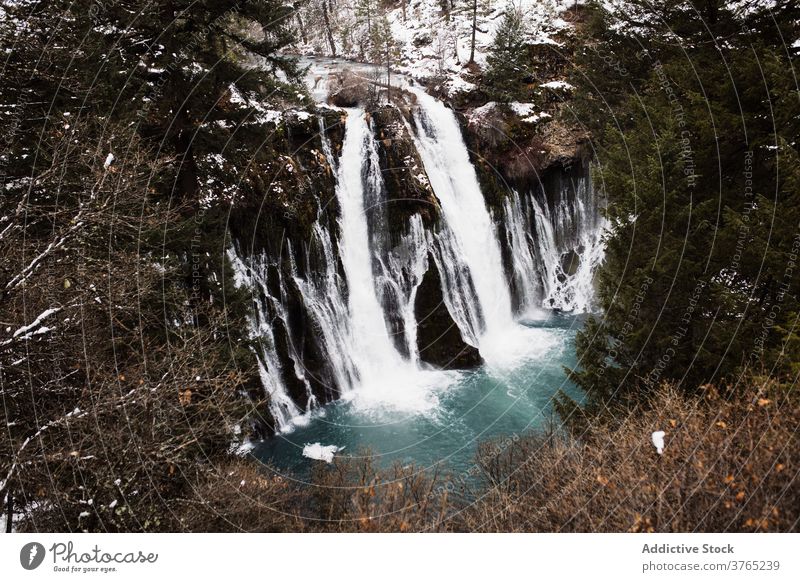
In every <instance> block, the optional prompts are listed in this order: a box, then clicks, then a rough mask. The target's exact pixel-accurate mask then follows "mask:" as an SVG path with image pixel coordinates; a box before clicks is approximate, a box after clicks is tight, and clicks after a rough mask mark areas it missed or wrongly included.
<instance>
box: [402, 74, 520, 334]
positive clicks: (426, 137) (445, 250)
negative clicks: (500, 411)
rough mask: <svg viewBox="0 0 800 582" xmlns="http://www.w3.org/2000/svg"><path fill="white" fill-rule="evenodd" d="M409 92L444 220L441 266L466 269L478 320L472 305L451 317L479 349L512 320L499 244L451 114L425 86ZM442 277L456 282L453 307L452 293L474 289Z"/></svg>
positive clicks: (420, 145) (457, 279) (467, 293)
mask: <svg viewBox="0 0 800 582" xmlns="http://www.w3.org/2000/svg"><path fill="white" fill-rule="evenodd" d="M411 91H413V93H414V94H415V95H416V96H417V104H418V105H419V109H418V110H417V113H416V122H417V123H416V124H417V132H416V142H417V149H418V151H419V153H420V156H421V157H422V162H423V164H424V165H425V170H426V172H427V173H428V177H429V178H430V181H431V186H432V187H433V190H434V192H435V193H436V197H437V198H438V199H439V202H440V203H441V206H442V214H443V217H444V220H445V223H446V227H445V228H444V229H443V231H442V233H441V234H440V236H441V237H442V238H447V239H448V240H447V241H446V242H445V243H444V244H443V245H441V246H440V249H441V250H440V257H441V260H442V262H443V263H444V264H443V265H441V266H444V267H445V268H446V269H447V270H448V271H452V270H453V268H454V267H455V266H457V265H460V264H463V265H465V266H466V267H467V268H468V269H469V274H470V276H471V279H472V283H473V285H474V295H475V299H476V303H477V307H478V308H479V310H480V313H481V314H482V322H477V321H476V320H475V317H476V311H475V310H469V309H463V308H462V309H457V310H456V311H457V313H456V314H454V317H455V318H456V319H457V321H458V320H460V321H459V323H460V324H461V327H462V330H467V334H466V337H465V339H467V340H472V341H475V340H477V343H478V347H479V348H483V347H484V346H485V344H486V340H487V338H495V337H496V335H497V334H499V333H504V331H505V330H507V329H508V328H509V327H510V326H511V325H512V323H513V317H512V310H511V296H510V293H509V289H508V283H507V281H506V279H505V274H504V273H503V263H502V259H501V254H500V244H499V241H498V239H497V234H496V231H495V227H494V224H493V222H492V219H491V216H490V215H489V211H488V210H487V208H486V202H485V200H484V198H483V194H482V193H481V190H480V186H479V185H478V177H477V175H476V174H475V169H474V167H473V166H472V162H471V161H470V159H469V152H468V151H467V148H466V145H465V144H464V140H463V138H462V137H461V129H460V127H459V125H458V120H457V119H456V117H455V114H454V113H453V112H452V111H451V110H450V109H448V108H447V107H446V106H445V105H444V104H443V103H442V102H440V101H437V100H436V99H435V98H433V97H431V96H430V95H428V94H427V93H426V92H425V91H424V90H422V89H419V88H411ZM447 263H449V264H447ZM447 279H449V280H450V282H451V283H453V284H455V285H458V286H457V287H455V288H449V289H446V294H447V295H448V296H449V297H450V298H451V299H450V301H449V303H450V304H451V305H452V306H456V305H458V304H459V303H460V302H459V300H457V299H456V298H454V295H457V296H458V297H460V298H467V299H468V298H469V297H470V295H471V294H472V293H473V290H472V289H470V288H469V287H465V286H463V282H464V279H465V278H464V277H452V278H451V277H449V276H448V277H447ZM445 286H446V287H450V285H449V284H445Z"/></svg>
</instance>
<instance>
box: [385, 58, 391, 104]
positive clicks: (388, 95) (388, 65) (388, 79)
mask: <svg viewBox="0 0 800 582" xmlns="http://www.w3.org/2000/svg"><path fill="white" fill-rule="evenodd" d="M391 64H392V61H391V58H390V54H389V47H388V46H387V47H386V103H391V102H392V68H391Z"/></svg>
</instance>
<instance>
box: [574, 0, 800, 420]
mask: <svg viewBox="0 0 800 582" xmlns="http://www.w3.org/2000/svg"><path fill="white" fill-rule="evenodd" d="M679 4H680V3H668V4H666V5H660V6H659V7H658V8H654V7H653V5H651V4H650V3H648V2H630V5H631V6H630V10H626V11H620V13H615V14H616V15H610V14H608V13H606V12H605V11H604V10H603V9H602V8H600V7H595V13H594V16H593V18H594V19H595V20H593V21H590V23H589V27H588V29H589V30H591V31H592V37H591V39H590V41H589V42H587V43H586V44H585V46H584V49H583V53H582V54H581V55H579V65H580V74H579V75H577V80H576V83H579V84H580V85H581V88H580V89H579V91H577V94H578V95H579V102H578V104H577V106H578V109H579V111H580V117H581V118H582V119H584V120H585V121H586V123H587V124H588V125H589V127H590V128H591V129H592V131H593V133H594V136H595V147H596V151H597V160H596V162H597V171H596V172H595V184H596V187H597V188H599V189H601V190H602V192H603V193H604V194H605V195H606V196H607V200H608V210H607V216H608V219H609V221H610V232H609V235H608V242H607V250H606V259H605V264H604V265H603V266H602V267H601V270H600V272H599V273H598V276H597V294H598V297H599V300H600V302H601V307H602V312H603V314H602V316H597V317H594V318H591V319H590V320H589V322H588V324H587V325H586V327H585V329H584V330H583V331H581V332H580V333H579V334H578V337H577V348H578V356H579V362H580V367H579V369H577V370H574V371H572V373H571V376H572V378H573V380H574V381H576V382H577V383H578V385H580V386H581V387H582V388H583V389H584V390H585V391H586V392H587V394H588V399H587V410H588V411H590V412H592V413H598V412H602V411H604V410H606V409H608V408H609V407H612V408H613V407H614V406H617V405H622V404H625V403H629V402H631V401H633V402H636V401H638V400H640V399H641V398H642V397H643V396H645V395H647V394H648V393H650V392H651V391H652V390H653V389H654V388H656V387H657V386H658V385H659V383H661V382H663V381H672V382H678V383H680V385H681V386H682V387H683V388H684V389H686V390H693V389H696V387H697V386H701V385H703V384H705V383H708V382H712V381H713V382H723V383H725V382H731V383H732V384H735V379H736V378H737V377H738V374H740V373H741V372H742V371H744V370H746V369H750V370H755V371H760V370H762V369H763V370H766V371H768V373H771V374H776V375H778V376H780V374H782V373H788V372H790V371H791V370H792V369H794V368H793V366H794V365H795V364H796V362H797V360H798V357H797V355H796V353H794V354H793V353H791V352H790V351H788V350H787V346H788V345H791V343H788V344H787V343H786V342H792V341H796V340H794V339H793V338H792V337H791V333H794V332H792V331H791V330H795V329H796V323H797V313H798V311H799V310H800V301H799V300H798V297H800V277H798V271H797V269H796V267H795V266H794V262H795V259H794V258H793V257H796V255H797V250H798V249H799V248H800V246H798V245H799V244H800V238H798V235H800V230H799V225H800V190H798V184H800V169H799V168H800V166H798V164H797V161H798V159H800V157H799V156H798V144H797V139H796V137H797V135H800V105H799V104H798V94H797V88H796V84H795V82H794V79H793V77H792V75H791V73H790V71H791V57H790V56H789V55H787V54H786V48H785V46H784V45H783V42H784V40H787V39H788V41H789V42H793V41H794V40H796V39H797V19H796V7H794V6H791V5H789V4H785V5H784V6H783V9H784V10H783V11H777V12H772V16H773V17H775V19H774V20H768V19H766V18H764V12H763V11H760V10H758V9H756V8H754V10H753V11H750V12H739V11H734V10H732V9H731V8H730V7H729V6H728V5H727V4H726V3H724V2H698V3H696V8H697V11H696V12H695V11H688V12H687V11H685V10H684V9H683V8H682V7H681V6H680V5H679ZM616 18H620V19H622V22H620V21H615V19H616ZM626 19H628V20H626ZM792 22H794V25H793V27H792V26H789V24H790V23H792ZM643 28H644V29H646V31H647V32H646V36H645V37H641V36H639V34H641V32H642V30H643ZM776 28H779V29H781V30H782V32H781V34H782V35H783V38H781V35H779V34H777V33H776ZM676 34H678V35H680V36H679V37H678V38H676V37H675V35H676ZM710 47H713V50H712V49H711V48H710ZM794 50H795V51H796V49H794ZM560 403H561V410H562V412H563V413H566V414H569V413H573V412H576V411H577V408H576V405H575V403H574V402H571V401H570V400H569V399H567V398H565V397H563V396H562V398H561V401H560Z"/></svg>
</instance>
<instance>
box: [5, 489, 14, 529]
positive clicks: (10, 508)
mask: <svg viewBox="0 0 800 582" xmlns="http://www.w3.org/2000/svg"><path fill="white" fill-rule="evenodd" d="M6 499H7V500H8V503H7V507H6V533H11V528H12V527H13V525H14V494H13V493H12V492H11V489H10V488H9V490H8V497H7V498H6Z"/></svg>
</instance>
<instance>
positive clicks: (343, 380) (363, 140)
mask: <svg viewBox="0 0 800 582" xmlns="http://www.w3.org/2000/svg"><path fill="white" fill-rule="evenodd" d="M405 88H406V89H407V90H408V91H410V92H412V93H414V94H415V95H416V101H417V106H416V108H415V111H414V116H415V124H414V127H413V128H410V129H411V135H412V138H413V140H414V143H415V146H416V149H417V151H418V153H419V155H420V158H421V160H422V162H423V166H424V168H425V173H426V174H427V177H428V179H429V181H430V184H431V186H432V188H433V190H434V193H435V195H436V197H437V199H438V201H439V203H440V208H441V216H440V220H439V221H438V223H437V224H436V225H435V226H434V228H432V229H431V230H427V229H426V227H425V226H424V225H423V222H422V218H421V216H420V215H419V214H414V215H412V216H410V217H409V219H407V220H408V222H407V223H405V224H392V225H388V224H386V216H387V215H386V213H385V211H384V210H385V209H384V205H385V204H387V202H388V200H387V192H386V185H385V184H384V181H383V177H382V174H381V167H380V159H379V155H378V152H379V149H378V148H379V147H384V146H383V145H382V144H381V145H380V146H379V144H378V141H377V138H376V136H375V135H374V134H373V133H374V132H373V129H372V128H371V127H370V124H369V123H368V121H367V119H368V116H367V115H366V114H365V112H364V111H363V110H361V109H347V110H346V113H347V119H346V123H345V130H344V140H343V143H342V149H341V152H340V154H339V155H338V156H337V157H334V154H333V152H332V148H331V144H330V143H329V140H328V135H327V132H326V128H325V126H324V121H323V119H324V117H320V137H321V145H322V153H323V154H324V156H325V158H326V159H327V160H328V163H329V164H330V166H331V167H332V168H333V171H334V176H335V190H336V192H335V194H336V199H337V201H338V210H339V212H338V217H337V218H336V220H337V221H338V229H337V228H334V227H333V225H332V224H331V222H330V221H331V220H332V217H331V215H330V214H325V213H323V212H322V211H320V218H319V219H318V220H317V221H316V222H315V223H314V225H313V228H312V231H311V237H310V239H309V240H308V241H303V242H300V241H294V243H293V242H292V241H286V243H285V247H284V251H283V252H284V253H285V255H283V257H282V258H275V257H273V258H272V259H268V258H267V256H266V254H264V253H260V254H255V255H253V256H245V257H242V256H241V255H240V254H238V253H237V248H236V247H234V248H232V249H231V251H230V252H229V256H230V258H231V262H232V263H233V264H234V271H235V274H236V277H237V280H238V281H239V284H246V285H247V286H248V287H249V288H250V289H251V291H252V293H253V298H254V303H255V310H254V311H255V313H254V316H253V318H252V320H251V326H250V327H251V335H252V336H253V337H257V338H259V339H260V342H259V347H258V348H257V350H256V352H257V353H256V356H257V360H258V367H259V370H260V373H261V374H260V375H261V379H262V383H263V385H264V388H265V391H266V392H267V393H269V396H270V402H271V404H270V409H271V411H272V415H273V417H274V418H275V420H276V423H277V425H278V429H279V431H280V432H286V431H288V430H291V428H292V427H294V426H303V425H307V424H308V422H309V420H310V413H311V412H312V411H313V410H314V409H315V407H316V399H315V397H314V394H321V395H322V400H324V401H328V400H332V399H336V398H341V399H342V400H344V401H347V402H349V404H348V405H347V406H348V407H349V409H350V410H352V411H354V412H357V413H358V414H361V415H362V417H363V413H367V415H368V416H370V417H375V414H374V413H379V416H380V417H381V418H380V420H381V421H383V420H385V419H390V420H391V421H392V422H394V421H397V420H398V417H397V415H396V414H393V415H392V414H390V415H389V416H388V417H383V415H382V414H380V413H382V412H383V411H390V412H397V411H400V412H403V413H407V414H415V413H419V412H427V411H433V410H437V409H438V408H439V394H440V393H441V391H442V390H444V389H446V388H448V387H450V386H452V385H453V384H455V383H458V382H461V379H462V378H468V377H469V376H465V375H463V374H461V373H459V372H445V371H440V370H432V369H430V367H429V366H427V365H426V364H424V363H422V362H421V361H420V355H419V352H418V348H417V324H418V322H417V320H416V318H417V314H416V313H415V298H416V294H417V289H418V287H419V285H420V283H421V281H422V280H423V277H424V276H425V274H426V272H427V271H428V268H429V264H428V263H429V257H432V258H433V261H435V263H436V267H437V271H438V274H439V278H440V281H441V287H442V295H443V298H444V302H445V304H446V307H447V310H448V311H449V313H450V315H451V316H452V319H453V320H454V321H455V322H456V324H457V326H458V328H459V330H460V331H461V335H462V337H463V339H464V340H465V341H466V342H467V343H470V344H472V345H474V346H475V347H477V348H478V349H479V351H480V353H481V355H482V356H483V358H484V360H485V361H486V363H487V364H488V367H487V368H486V370H485V373H488V374H489V375H491V376H493V377H496V378H501V377H502V378H504V380H503V381H512V380H513V376H514V374H515V370H519V369H523V368H525V369H529V368H530V366H537V365H538V362H540V361H542V358H543V357H545V356H546V355H547V354H548V353H550V350H551V349H552V348H553V346H554V345H556V344H557V343H558V342H559V341H560V340H559V339H558V336H557V334H556V335H554V334H553V333H551V332H549V331H547V330H545V329H541V328H539V327H538V326H536V325H525V324H521V323H520V322H519V321H518V319H520V320H523V321H527V320H529V319H530V318H531V317H533V318H534V319H536V317H535V315H533V316H532V315H531V314H533V313H534V312H539V313H541V308H542V307H550V308H555V309H559V310H563V311H582V310H586V309H588V308H589V307H590V301H591V296H592V274H593V271H594V268H595V267H596V265H597V264H598V263H599V261H600V260H601V259H602V244H600V232H601V230H602V228H601V226H602V225H601V220H600V219H599V214H598V212H597V209H596V201H595V200H594V198H593V197H594V192H593V190H592V189H591V184H590V181H589V180H588V174H586V175H583V174H580V175H579V176H578V179H577V181H576V182H574V183H569V184H567V181H566V180H562V181H561V182H559V183H558V184H557V188H556V190H558V192H555V193H553V192H550V190H552V188H550V190H548V191H547V192H545V191H544V190H542V191H541V192H522V193H520V192H516V191H512V192H510V193H509V194H508V196H507V197H506V198H505V199H504V201H503V205H502V207H500V208H499V209H497V210H496V215H494V216H493V215H492V214H491V213H490V211H489V210H488V208H487V205H486V202H485V199H484V197H483V194H482V192H481V189H480V186H479V182H478V178H477V174H476V170H475V168H474V167H473V165H472V162H471V160H470V154H469V152H468V150H467V148H466V145H465V143H464V140H463V138H462V135H461V129H460V126H459V123H458V120H457V119H456V116H455V113H454V112H453V111H452V110H451V109H448V108H447V107H446V106H445V105H444V104H443V103H441V102H439V101H437V100H436V99H435V98H433V97H432V96H430V95H428V94H427V93H426V92H425V91H424V90H423V89H421V88H419V87H415V86H413V85H407V86H406V87H405ZM337 158H338V159H337ZM576 184H577V186H576ZM390 228H391V232H392V233H393V234H392V236H391V237H390V236H388V232H389V229H390ZM337 231H338V232H337ZM398 233H404V234H399V235H398ZM298 253H302V255H301V254H298ZM570 254H572V255H575V256H578V257H579V261H578V262H577V263H576V264H577V267H569V268H566V267H565V266H564V264H565V257H568V256H570ZM504 257H505V259H506V263H504ZM270 275H272V278H270ZM276 275H277V276H276ZM276 281H277V282H276ZM268 282H269V283H268ZM276 324H277V325H278V328H273V326H274V325H276ZM308 333H313V335H314V339H313V345H312V346H311V347H310V348H309V343H308V341H309V340H308V335H307V334H308ZM287 346H288V347H287ZM309 349H311V350H312V352H313V353H311V354H309V352H308V350H309ZM307 358H310V360H309V359H307ZM309 361H311V362H312V364H313V370H307V369H306V363H307V362H309ZM320 414H324V412H320Z"/></svg>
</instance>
